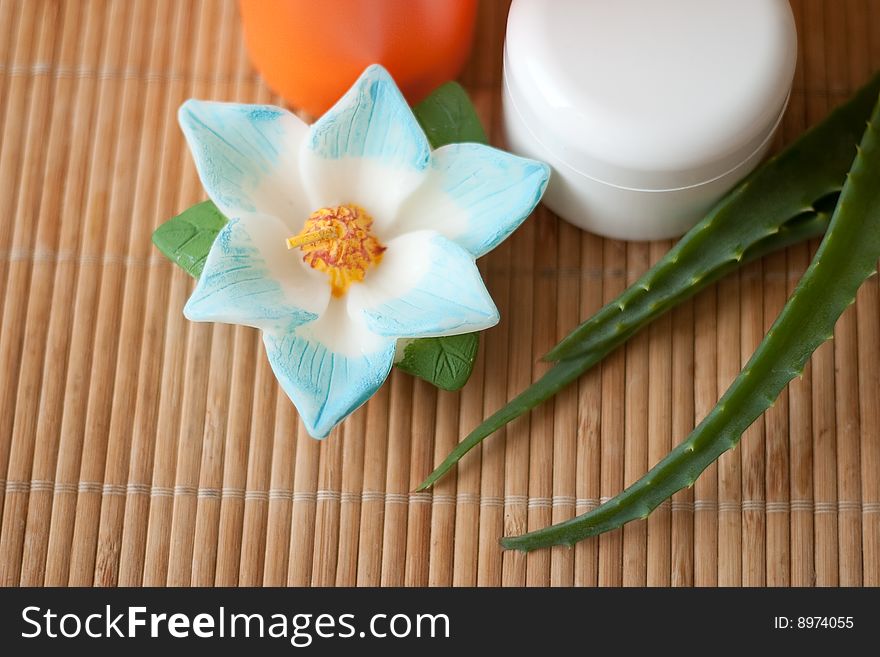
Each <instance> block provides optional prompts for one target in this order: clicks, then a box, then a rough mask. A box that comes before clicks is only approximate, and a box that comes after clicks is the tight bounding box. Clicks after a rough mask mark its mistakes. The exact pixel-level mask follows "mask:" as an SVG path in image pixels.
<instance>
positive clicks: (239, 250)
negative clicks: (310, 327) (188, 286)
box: [183, 215, 330, 331]
mask: <svg viewBox="0 0 880 657" xmlns="http://www.w3.org/2000/svg"><path fill="white" fill-rule="evenodd" d="M286 237H288V231H287V229H286V227H285V226H284V224H282V223H281V221H280V220H278V219H276V218H275V217H269V216H265V215H248V216H245V217H241V218H236V219H230V221H229V223H227V224H226V226H224V227H223V229H222V230H221V231H220V234H219V235H218V236H217V238H216V239H215V240H214V244H213V245H212V246H211V251H210V252H209V253H208V259H207V260H206V261H205V268H204V270H203V271H202V275H201V276H200V277H199V281H198V283H197V284H196V288H195V290H193V293H192V296H190V298H189V301H187V304H186V307H185V308H184V310H183V312H184V314H185V315H186V317H187V318H188V319H191V320H193V321H200V322H225V323H228V324H243V325H245V326H254V327H256V328H259V329H263V330H271V331H291V330H293V329H294V328H295V327H296V326H299V325H300V324H303V323H306V322H309V321H312V320H314V319H315V318H316V317H317V316H318V315H319V314H320V313H322V312H323V311H324V309H325V308H326V306H327V303H328V300H329V297H330V289H329V286H328V285H327V280H326V276H324V275H322V274H321V273H319V272H316V271H314V270H312V269H310V268H309V267H308V266H307V265H306V264H305V263H303V262H302V258H301V256H300V254H299V253H298V252H289V251H288V250H287V246H286V244H285V241H284V240H285V238H286Z"/></svg>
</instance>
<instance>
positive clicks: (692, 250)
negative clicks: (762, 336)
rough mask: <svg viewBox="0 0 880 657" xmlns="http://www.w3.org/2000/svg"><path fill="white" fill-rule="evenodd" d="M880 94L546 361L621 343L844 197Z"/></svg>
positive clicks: (869, 92) (819, 134)
mask: <svg viewBox="0 0 880 657" xmlns="http://www.w3.org/2000/svg"><path fill="white" fill-rule="evenodd" d="M878 92H880V75H877V76H875V77H874V78H873V79H872V80H871V81H870V82H869V83H868V84H867V85H866V86H865V87H863V88H862V89H861V90H860V91H859V92H858V93H857V94H856V95H855V96H854V97H853V98H852V99H851V100H849V101H848V102H846V103H845V104H843V105H841V106H840V107H839V108H837V109H836V110H835V111H834V112H832V114H831V115H829V116H828V118H826V119H825V120H824V121H822V122H821V123H819V124H818V125H817V126H815V127H814V128H812V129H811V130H809V131H808V132H807V133H805V134H804V135H803V136H802V137H801V138H800V139H798V140H797V141H796V142H794V143H793V144H792V145H791V146H789V147H788V148H786V149H785V150H784V151H782V152H781V153H780V154H779V155H777V156H776V157H774V158H772V159H770V160H769V161H768V162H767V163H766V164H765V165H764V166H762V167H760V168H759V169H758V170H757V171H756V172H755V173H753V174H752V175H751V176H749V177H748V178H747V179H746V180H745V181H743V182H742V183H740V185H739V186H738V187H736V188H735V189H734V190H733V191H732V192H731V193H729V194H728V195H727V196H726V197H725V198H724V199H723V200H722V201H721V202H720V203H719V204H718V205H716V206H715V208H713V209H712V210H711V211H710V212H709V214H708V215H707V216H706V217H705V218H704V219H703V220H702V221H701V222H700V223H698V224H697V225H696V226H695V227H694V228H693V229H691V230H690V231H689V232H688V233H687V234H686V235H685V236H684V237H683V238H682V239H681V240H680V241H679V242H678V243H677V244H676V245H675V246H674V247H673V248H672V249H671V250H670V251H669V253H668V254H667V255H666V256H665V257H664V258H663V259H662V260H660V261H659V262H658V263H657V264H656V265H655V266H654V267H652V268H651V269H650V270H649V271H648V272H647V273H646V274H645V275H644V276H642V277H641V278H640V279H639V280H638V281H636V283H635V284H633V285H632V286H630V287H629V288H628V289H627V290H626V291H624V292H623V293H622V294H621V295H620V296H619V297H617V298H616V299H615V300H614V301H612V302H611V303H609V304H608V305H606V306H605V307H603V308H602V309H601V310H599V311H598V312H597V313H596V314H595V315H593V316H592V317H591V318H590V319H588V320H587V321H585V322H584V323H583V324H581V325H580V326H578V327H577V328H576V329H575V330H573V331H572V332H571V333H569V335H568V336H567V337H565V338H564V339H563V340H562V341H561V342H560V343H559V344H558V345H556V346H555V347H554V348H553V349H552V350H551V351H550V352H549V353H548V354H547V355H546V356H545V360H561V359H563V358H571V357H572V356H577V355H580V354H583V353H585V352H587V351H591V350H593V349H595V348H596V347H597V346H598V345H600V344H601V343H603V342H618V341H619V336H620V335H621V334H623V333H629V334H631V333H632V332H631V331H630V329H631V328H632V327H636V328H640V327H642V326H644V325H645V324H647V323H649V322H650V321H652V320H653V319H655V318H656V317H657V316H658V315H660V314H662V313H663V312H665V311H666V310H668V309H669V308H671V307H673V306H674V305H676V304H678V303H680V302H681V301H682V300H684V299H685V298H687V297H688V296H690V295H691V294H693V292H694V291H695V289H696V285H695V284H696V283H699V282H700V281H701V280H703V279H704V278H705V277H706V276H709V275H710V274H711V272H713V271H715V270H716V268H718V267H722V266H724V264H725V263H728V262H736V261H737V260H739V259H740V258H741V257H742V254H743V252H744V251H745V250H746V249H748V248H749V246H750V245H751V244H754V243H755V242H756V241H758V240H761V239H763V238H765V237H767V236H769V235H772V234H773V233H775V232H776V231H777V230H779V226H780V225H781V224H783V223H785V222H786V221H788V220H789V219H791V218H792V217H794V216H795V215H798V214H801V213H802V212H805V211H810V210H811V208H812V207H813V205H814V204H815V203H816V201H818V200H819V199H820V198H821V197H823V196H825V195H828V194H832V193H834V192H839V191H840V189H841V187H842V186H843V182H844V174H845V173H846V171H847V169H848V168H849V166H850V164H851V163H852V158H853V155H854V153H855V145H856V144H857V143H858V142H859V139H860V138H861V136H862V132H863V131H864V127H865V121H867V120H868V117H869V116H870V114H871V109H872V108H873V106H874V101H875V100H876V99H877V94H878Z"/></svg>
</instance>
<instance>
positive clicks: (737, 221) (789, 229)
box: [419, 74, 880, 490]
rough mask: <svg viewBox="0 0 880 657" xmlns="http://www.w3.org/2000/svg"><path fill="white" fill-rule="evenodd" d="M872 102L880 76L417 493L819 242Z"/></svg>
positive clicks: (703, 226) (724, 205) (587, 331)
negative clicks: (600, 366) (658, 322)
mask: <svg viewBox="0 0 880 657" xmlns="http://www.w3.org/2000/svg"><path fill="white" fill-rule="evenodd" d="M878 92H880V74H877V75H875V76H874V77H873V78H872V79H871V80H870V82H868V84H866V85H865V86H864V87H862V89H860V90H859V91H858V92H857V93H856V94H855V96H853V98H851V99H850V100H848V101H847V102H846V103H844V104H843V105H841V106H840V107H838V108H837V109H835V110H834V111H833V112H831V114H829V115H828V117H826V118H825V119H824V120H823V121H822V122H820V123H819V124H818V125H816V126H814V127H813V128H811V129H810V130H808V131H807V132H806V133H804V134H803V135H801V136H800V137H799V138H798V139H797V141H795V142H794V143H793V144H791V145H789V146H788V147H787V148H786V149H785V150H784V151H782V152H781V153H779V154H778V155H777V156H776V157H774V158H771V159H770V160H768V161H767V162H765V163H764V164H763V165H762V166H761V167H759V168H758V169H757V170H755V172H754V173H753V174H752V175H751V176H749V177H748V178H747V179H746V180H744V181H743V182H742V183H740V184H739V185H738V186H737V187H735V188H734V189H733V190H732V191H731V192H730V193H728V194H727V196H725V197H724V198H723V199H722V200H721V201H719V203H718V204H717V205H716V206H715V207H714V208H713V209H712V210H711V211H710V212H709V213H708V215H707V216H706V217H705V218H704V219H703V220H702V221H700V222H699V223H698V224H697V225H696V226H694V228H692V229H691V230H690V231H689V232H688V233H687V235H685V236H684V237H682V238H681V240H680V241H679V242H678V243H677V244H676V245H675V246H674V247H673V248H672V249H671V250H670V251H669V252H668V253H667V254H666V255H665V256H664V257H663V258H662V259H661V260H660V261H659V262H658V263H657V264H656V265H655V266H654V267H652V268H651V269H650V270H649V271H648V272H647V273H646V274H645V275H644V276H642V277H641V278H640V279H639V280H638V281H636V282H635V283H634V284H633V285H631V286H630V287H629V288H627V290H625V291H624V292H623V293H622V294H620V295H619V296H618V297H617V298H616V299H614V300H613V301H611V302H610V303H609V304H607V305H606V306H605V307H604V308H602V309H601V310H599V312H597V313H596V314H595V315H593V316H592V317H591V318H590V319H588V320H587V321H585V322H584V323H583V324H581V325H580V326H578V327H577V328H575V329H574V330H573V331H572V332H571V333H570V334H569V335H568V337H566V338H565V339H563V340H562V342H560V343H559V344H558V345H557V346H556V347H555V348H554V349H553V350H552V351H551V352H550V353H549V354H548V356H547V359H548V360H555V361H556V362H555V363H554V365H553V367H552V368H551V369H550V370H548V371H547V372H546V373H545V374H544V376H543V377H541V379H539V380H538V381H536V382H535V383H533V384H532V385H530V386H529V387H527V388H526V389H525V390H523V391H522V392H521V393H520V394H519V395H517V396H516V397H515V398H514V399H512V400H511V401H510V402H508V403H507V404H505V405H504V406H503V407H502V408H500V409H499V410H498V411H496V412H495V413H494V414H493V415H491V416H490V417H488V418H487V419H486V420H484V421H483V422H482V423H481V424H480V425H478V426H477V427H476V428H475V429H473V431H471V432H470V433H469V434H468V435H467V436H465V438H464V439H463V440H462V441H461V442H460V443H459V444H458V445H456V447H455V449H454V450H453V451H452V452H451V453H450V454H449V456H447V457H446V459H445V460H444V461H443V462H442V463H441V464H440V465H439V466H437V468H436V469H435V470H434V471H433V472H432V473H431V474H430V475H429V476H428V477H427V479H425V481H424V482H422V484H421V485H420V486H419V490H423V489H425V488H428V487H429V486H432V485H433V484H434V483H435V482H436V481H437V480H439V479H440V477H442V476H443V475H444V474H445V473H446V472H448V471H449V470H450V468H452V467H453V466H454V465H455V464H456V463H457V462H458V461H459V460H460V459H461V458H462V457H463V456H464V455H465V454H467V453H468V451H470V450H471V449H473V448H474V447H476V446H477V445H479V444H480V443H481V442H482V441H483V440H484V439H485V438H487V437H488V436H490V435H491V434H492V433H494V432H495V431H497V430H498V429H500V428H501V427H503V426H504V425H505V424H507V423H508V422H511V421H512V420H514V419H515V418H517V417H519V416H520V415H523V414H524V413H527V412H528V411H530V410H531V409H533V408H535V407H536V406H537V405H538V404H541V403H542V402H544V401H546V400H548V399H550V398H551V397H552V396H554V395H555V394H556V393H557V392H559V391H560V390H562V389H563V388H565V387H566V386H567V385H569V384H571V383H572V382H573V381H576V380H577V379H578V377H580V375H582V374H583V373H584V372H586V371H587V370H589V369H590V368H591V367H593V366H595V365H596V364H597V363H599V362H600V361H601V360H602V359H603V358H605V356H607V355H608V354H609V353H611V352H612V351H614V349H616V348H618V347H620V345H622V344H624V343H625V342H626V341H627V340H629V339H630V338H631V337H632V336H633V335H635V334H636V333H637V332H638V331H640V330H641V329H642V328H644V327H645V326H647V325H648V324H649V323H651V322H652V321H653V320H654V319H656V318H657V317H659V316H660V315H662V314H663V313H665V312H667V311H668V310H669V309H671V308H673V307H675V306H676V305H678V304H679V303H681V302H682V301H684V300H685V299H688V298H690V297H691V296H693V295H694V294H696V293H697V292H698V291H699V290H701V289H703V288H704V287H706V286H707V285H708V284H710V283H711V282H713V281H716V280H718V279H719V278H720V277H722V276H724V275H725V274H727V273H729V272H731V271H733V270H735V269H736V268H738V267H740V266H741V265H742V264H744V263H745V262H748V261H749V260H751V259H754V258H758V257H762V256H764V255H766V254H768V253H772V252H773V251H775V250H777V249H781V248H784V247H786V246H788V245H790V244H795V243H797V242H798V241H801V240H804V239H809V238H810V237H815V236H818V235H821V234H822V233H823V232H824V229H825V227H826V226H827V225H828V221H829V217H830V215H831V213H832V212H833V211H834V208H835V205H836V203H837V199H838V196H839V194H840V191H841V189H842V188H843V184H844V181H845V180H846V175H847V174H846V172H847V170H848V168H849V166H850V165H851V164H852V159H853V156H854V155H855V152H856V146H857V144H858V142H859V139H861V136H862V133H863V132H864V129H865V123H866V122H867V120H868V119H869V118H870V116H871V109H872V108H873V107H874V103H875V101H876V99H877V94H878Z"/></svg>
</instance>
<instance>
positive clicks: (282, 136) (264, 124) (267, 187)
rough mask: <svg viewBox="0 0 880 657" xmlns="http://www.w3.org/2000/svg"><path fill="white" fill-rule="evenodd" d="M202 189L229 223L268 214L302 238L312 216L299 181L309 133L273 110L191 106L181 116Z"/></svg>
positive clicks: (185, 106) (297, 121)
mask: <svg viewBox="0 0 880 657" xmlns="http://www.w3.org/2000/svg"><path fill="white" fill-rule="evenodd" d="M178 118H179V121H180V125H181V127H182V128H183V133H184V135H185V136H186V140H187V142H188V144H189V147H190V150H191V151H192V154H193V158H194V159H195V163H196V168H197V169H198V172H199V177H200V178H201V180H202V185H203V186H204V188H205V191H206V192H208V196H210V197H211V200H212V201H214V203H215V204H216V205H217V207H218V208H220V210H221V212H223V214H225V215H226V216H227V217H241V216H244V215H247V214H268V215H272V216H274V217H278V218H279V219H281V220H282V221H284V222H285V223H286V224H288V227H289V229H290V230H292V231H294V232H296V231H298V230H299V229H300V228H301V227H302V224H303V222H304V221H305V219H306V217H307V216H308V215H309V213H310V212H311V211H312V210H311V209H310V208H309V207H308V206H309V204H308V201H307V199H306V196H305V194H304V191H303V186H302V181H301V179H300V175H299V152H300V148H301V144H302V142H303V141H304V140H305V137H306V134H307V132H308V126H306V125H305V124H304V123H303V122H302V121H300V119H299V118H297V117H296V116H295V115H293V114H291V113H290V112H288V111H286V110H283V109H281V108H278V107H272V106H270V105H241V104H237V103H217V102H209V101H199V100H188V101H186V102H185V103H184V104H183V105H181V107H180V112H179V114H178Z"/></svg>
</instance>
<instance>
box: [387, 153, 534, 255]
mask: <svg viewBox="0 0 880 657" xmlns="http://www.w3.org/2000/svg"><path fill="white" fill-rule="evenodd" d="M549 177H550V169H549V167H547V165H546V164H544V163H542V162H537V161H535V160H529V159H526V158H522V157H517V156H516V155H511V154H509V153H505V152H504V151H500V150H498V149H495V148H491V147H489V146H484V145H482V144H450V145H448V146H443V147H442V148H438V149H437V150H436V151H434V153H433V154H432V157H431V167H430V169H429V170H428V180H427V181H426V182H425V184H424V185H422V186H421V187H420V188H419V189H418V190H417V191H416V192H415V193H414V194H413V195H411V196H410V197H409V198H407V199H406V201H405V202H404V204H403V206H402V207H401V208H400V211H399V214H398V219H397V223H396V224H395V226H393V227H392V228H391V229H390V231H389V232H390V233H391V234H402V233H405V232H408V231H412V230H420V229H431V230H436V231H437V232H439V233H441V234H443V235H445V236H446V237H448V238H449V239H451V240H453V241H454V242H456V243H457V244H459V245H461V246H462V247H464V248H465V249H467V250H468V251H470V252H471V253H472V254H473V255H474V256H475V257H479V256H482V255H484V254H486V253H488V252H489V251H491V250H492V249H494V248H495V247H496V246H498V244H499V243H500V242H501V241H502V240H504V239H505V238H506V237H507V236H509V235H510V234H511V233H512V232H513V231H514V230H515V229H516V228H517V227H518V226H519V225H520V224H521V223H522V222H523V221H524V220H525V218H526V217H528V216H529V214H530V213H531V212H532V210H533V209H534V208H535V206H536V205H537V204H538V201H540V200H541V196H542V195H543V193H544V189H545V188H546V186H547V181H548V179H549Z"/></svg>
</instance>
